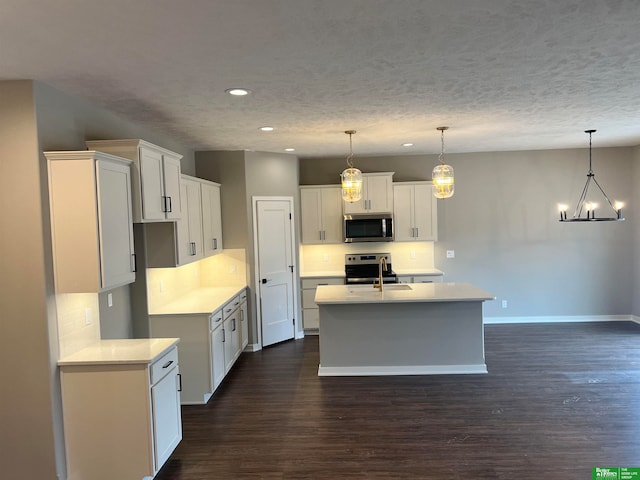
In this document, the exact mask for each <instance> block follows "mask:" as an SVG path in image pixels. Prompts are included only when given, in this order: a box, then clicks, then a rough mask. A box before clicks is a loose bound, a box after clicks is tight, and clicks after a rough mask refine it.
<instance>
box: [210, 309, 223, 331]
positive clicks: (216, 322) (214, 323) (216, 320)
mask: <svg viewBox="0 0 640 480" xmlns="http://www.w3.org/2000/svg"><path fill="white" fill-rule="evenodd" d="M222 320H223V318H222V310H216V311H215V312H213V313H212V314H211V315H209V331H210V332H213V331H214V330H215V329H216V328H218V327H219V326H220V325H222Z"/></svg>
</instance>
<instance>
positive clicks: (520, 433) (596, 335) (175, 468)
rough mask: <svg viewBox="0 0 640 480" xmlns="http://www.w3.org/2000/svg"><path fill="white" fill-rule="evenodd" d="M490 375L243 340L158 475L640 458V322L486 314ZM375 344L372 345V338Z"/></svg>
mask: <svg viewBox="0 0 640 480" xmlns="http://www.w3.org/2000/svg"><path fill="white" fill-rule="evenodd" d="M485 342H486V361H487V365H488V368H489V374H488V375H438V376H404V377H341V378H335V377H333V378H328V377H324V378H319V377H317V368H318V338H317V337H306V338H305V339H304V340H299V341H291V342H286V343H283V344H280V345H276V346H273V347H270V348H266V349H264V350H263V351H261V352H258V353H245V354H243V355H242V356H241V357H240V359H238V362H237V364H236V366H235V367H234V369H233V370H232V371H231V372H230V374H229V376H228V377H227V378H226V379H225V381H224V383H223V385H221V387H220V388H219V389H218V391H217V392H216V394H215V395H214V396H213V398H212V399H211V400H210V401H209V403H208V404H207V405H203V406H185V407H183V425H184V438H183V440H182V443H181V444H180V445H179V446H178V448H177V450H176V451H175V452H174V454H173V455H172V457H171V458H170V459H169V461H168V462H167V464H166V465H165V466H164V467H163V469H162V470H161V472H160V473H159V474H158V476H157V477H156V478H157V479H158V480H169V479H171V480H177V479H180V480H205V479H206V480H211V479H236V478H250V479H251V478H253V479H257V478H265V479H341V478H358V479H370V478H374V479H410V478H415V479H434V480H435V479H437V480H448V479H461V480H462V479H464V480H471V479H474V480H475V479H491V478H498V479H509V480H528V479H531V480H534V479H535V480H540V479H545V480H546V479H560V480H573V479H575V480H584V479H591V469H592V467H597V466H627V467H640V325H637V324H634V323H630V322H608V323H583V324H578V323H575V324H573V323H567V324H537V325H531V324H529V325H488V326H486V327H485ZM372 348H375V346H373V347H372Z"/></svg>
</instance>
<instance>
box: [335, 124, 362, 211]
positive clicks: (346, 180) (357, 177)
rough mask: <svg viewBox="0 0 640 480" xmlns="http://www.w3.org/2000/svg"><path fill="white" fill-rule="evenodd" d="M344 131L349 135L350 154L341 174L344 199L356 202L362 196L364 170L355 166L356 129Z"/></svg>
mask: <svg viewBox="0 0 640 480" xmlns="http://www.w3.org/2000/svg"><path fill="white" fill-rule="evenodd" d="M344 133H346V134H347V135H349V156H348V157H347V165H349V168H347V169H345V170H344V171H343V172H342V173H341V174H340V177H342V199H343V200H344V201H345V202H349V203H354V202H357V201H358V200H360V199H361V198H362V172H361V171H360V170H358V169H357V168H354V166H353V144H352V142H351V136H352V135H353V134H354V133H356V131H355V130H346V131H345V132H344Z"/></svg>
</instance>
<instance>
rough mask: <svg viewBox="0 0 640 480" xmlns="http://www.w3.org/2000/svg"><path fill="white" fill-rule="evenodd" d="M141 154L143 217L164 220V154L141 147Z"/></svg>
mask: <svg viewBox="0 0 640 480" xmlns="http://www.w3.org/2000/svg"><path fill="white" fill-rule="evenodd" d="M139 155H140V178H141V180H142V185H141V188H140V193H141V196H142V217H143V218H144V219H145V220H164V219H165V209H166V205H165V204H166V200H165V195H164V188H163V180H162V177H163V174H162V154H161V153H160V152H157V151H155V150H150V149H148V148H143V147H140V154H139Z"/></svg>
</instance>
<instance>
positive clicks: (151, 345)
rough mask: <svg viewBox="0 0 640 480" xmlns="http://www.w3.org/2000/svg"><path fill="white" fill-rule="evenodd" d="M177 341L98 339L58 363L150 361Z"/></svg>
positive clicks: (85, 363)
mask: <svg viewBox="0 0 640 480" xmlns="http://www.w3.org/2000/svg"><path fill="white" fill-rule="evenodd" d="M178 342H180V339H179V338H140V339H122V340H100V341H98V342H96V343H94V344H93V345H90V346H88V347H86V348H83V349H82V350H80V351H79V352H76V353H74V354H72V355H68V356H66V357H64V358H61V359H60V360H58V365H60V366H64V365H103V364H114V363H145V364H146V363H152V362H153V361H154V360H156V359H157V358H159V357H161V356H162V355H163V354H164V353H165V352H166V351H167V350H169V349H170V348H172V347H173V346H174V345H177V344H178Z"/></svg>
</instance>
